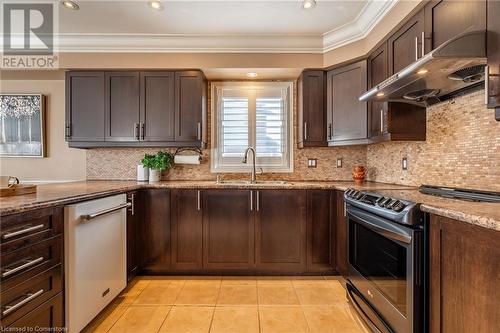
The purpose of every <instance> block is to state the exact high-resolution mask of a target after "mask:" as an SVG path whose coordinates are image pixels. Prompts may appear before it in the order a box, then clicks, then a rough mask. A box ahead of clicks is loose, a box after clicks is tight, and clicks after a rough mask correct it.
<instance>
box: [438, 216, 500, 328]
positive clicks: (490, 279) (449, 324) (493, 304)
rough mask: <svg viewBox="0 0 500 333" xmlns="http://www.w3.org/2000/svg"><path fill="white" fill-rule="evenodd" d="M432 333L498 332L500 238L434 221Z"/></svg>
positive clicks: (465, 226) (485, 231) (488, 232)
mask: <svg viewBox="0 0 500 333" xmlns="http://www.w3.org/2000/svg"><path fill="white" fill-rule="evenodd" d="M429 242H430V245H429V246H430V251H429V252H430V267H429V292H430V295H429V296H430V297H429V308H430V314H429V331H430V332H431V333H439V332H457V333H461V332H463V333H465V332H498V331H499V328H500V324H499V322H498V318H499V313H498V300H499V299H500V288H499V277H500V265H499V264H498V263H499V262H500V247H499V246H498V244H500V232H499V231H496V230H491V229H485V228H483V227H480V226H476V225H471V224H468V223H465V222H460V221H456V220H452V219H449V218H445V217H441V216H436V215H431V221H430V237H429Z"/></svg>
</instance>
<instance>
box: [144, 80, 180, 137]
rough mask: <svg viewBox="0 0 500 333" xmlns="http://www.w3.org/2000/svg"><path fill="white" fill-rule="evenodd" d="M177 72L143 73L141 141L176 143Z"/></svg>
mask: <svg viewBox="0 0 500 333" xmlns="http://www.w3.org/2000/svg"><path fill="white" fill-rule="evenodd" d="M174 86H175V72H142V73H141V123H140V126H141V127H140V129H139V133H140V140H143V141H165V142H169V141H174V128H175V124H174V121H175V110H174V108H175V89H174Z"/></svg>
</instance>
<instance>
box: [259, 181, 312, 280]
mask: <svg viewBox="0 0 500 333" xmlns="http://www.w3.org/2000/svg"><path fill="white" fill-rule="evenodd" d="M255 194H256V197H255V230H256V232H255V264H256V268H257V269H258V270H268V271H275V272H301V271H304V270H305V267H306V263H305V257H306V256H305V252H306V204H307V201H306V191H294V190H259V191H255Z"/></svg>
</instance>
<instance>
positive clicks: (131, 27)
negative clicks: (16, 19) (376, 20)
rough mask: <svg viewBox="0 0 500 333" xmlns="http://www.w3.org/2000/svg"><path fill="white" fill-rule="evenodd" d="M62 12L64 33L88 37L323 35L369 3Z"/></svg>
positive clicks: (109, 5) (179, 4)
mask: <svg viewBox="0 0 500 333" xmlns="http://www.w3.org/2000/svg"><path fill="white" fill-rule="evenodd" d="M78 3H79V4H80V10H78V11H72V10H64V8H62V7H61V8H60V11H59V15H60V26H59V29H60V31H61V32H62V33H83V34H88V33H90V34H94V33H103V34H323V33H326V32H328V31H330V30H332V29H336V28H338V27H340V26H342V25H344V24H346V23H348V22H350V21H352V20H354V19H355V18H356V16H357V15H358V14H359V13H360V12H361V10H362V9H363V7H364V6H366V4H367V3H368V0H351V1H349V0H347V1H345V0H344V1H325V0H323V1H321V0H318V4H317V6H316V7H315V8H313V9H311V10H304V9H302V7H301V6H300V1H299V0H281V1H280V0H277V1H276V0H268V1H259V0H257V1H248V0H247V1H238V0H236V1H220V0H219V1H189V0H183V1H179V0H177V1H168V0H167V1H165V0H164V1H163V3H164V9H163V10H162V11H157V10H154V9H152V8H150V7H149V6H148V1H145V0H142V1H137V0H132V1H126V0H125V1H124V0H122V1H120V0H116V1H106V0H105V1H84V0H80V1H78Z"/></svg>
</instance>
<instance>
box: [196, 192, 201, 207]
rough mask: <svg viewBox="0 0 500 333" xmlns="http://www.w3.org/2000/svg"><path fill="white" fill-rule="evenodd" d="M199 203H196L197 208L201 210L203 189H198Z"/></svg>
mask: <svg viewBox="0 0 500 333" xmlns="http://www.w3.org/2000/svg"><path fill="white" fill-rule="evenodd" d="M196 200H197V203H196V208H198V211H200V210H201V191H200V190H198V194H197V199H196Z"/></svg>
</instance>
